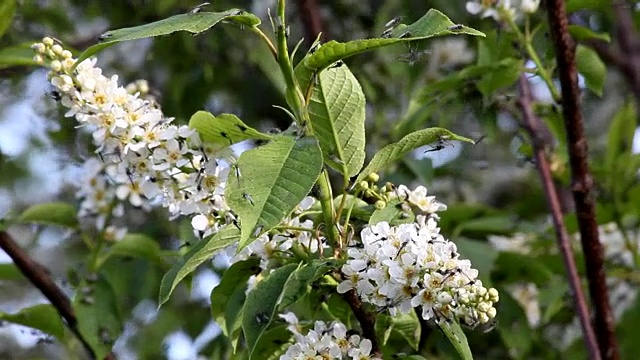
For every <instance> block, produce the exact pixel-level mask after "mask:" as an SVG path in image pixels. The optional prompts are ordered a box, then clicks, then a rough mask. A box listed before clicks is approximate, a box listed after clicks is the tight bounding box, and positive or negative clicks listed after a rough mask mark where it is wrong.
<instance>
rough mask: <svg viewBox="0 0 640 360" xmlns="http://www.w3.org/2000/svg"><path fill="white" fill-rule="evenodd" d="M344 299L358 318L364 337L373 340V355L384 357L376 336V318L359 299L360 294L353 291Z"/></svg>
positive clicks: (345, 295) (348, 292) (347, 293)
mask: <svg viewBox="0 0 640 360" xmlns="http://www.w3.org/2000/svg"><path fill="white" fill-rule="evenodd" d="M342 297H343V298H344V299H345V300H346V301H347V303H348V304H349V307H351V311H353V314H354V315H355V316H356V319H357V320H358V323H360V327H361V328H362V335H363V336H364V337H365V338H367V339H369V340H371V355H373V356H377V357H380V358H381V357H382V351H381V350H380V344H378V338H377V336H376V317H375V315H374V314H372V313H370V312H368V311H366V310H365V309H364V307H363V306H362V301H360V298H358V294H357V293H356V291H355V290H353V289H351V290H349V291H347V292H346V293H344V294H343V295H342Z"/></svg>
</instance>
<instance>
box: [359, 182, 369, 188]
mask: <svg viewBox="0 0 640 360" xmlns="http://www.w3.org/2000/svg"><path fill="white" fill-rule="evenodd" d="M358 186H360V188H361V189H368V188H369V183H368V182H366V181H360V183H359V184H358Z"/></svg>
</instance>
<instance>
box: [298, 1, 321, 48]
mask: <svg viewBox="0 0 640 360" xmlns="http://www.w3.org/2000/svg"><path fill="white" fill-rule="evenodd" d="M297 5H298V10H299V11H300V20H301V21H302V26H303V27H304V32H305V36H306V38H307V42H308V43H309V44H311V43H313V42H314V41H315V40H316V37H317V36H318V34H320V33H322V34H323V38H327V36H328V35H327V34H325V33H324V32H323V31H322V30H323V29H322V19H321V18H320V9H318V3H317V2H316V0H298V2H297Z"/></svg>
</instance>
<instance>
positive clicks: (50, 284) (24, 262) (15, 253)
mask: <svg viewBox="0 0 640 360" xmlns="http://www.w3.org/2000/svg"><path fill="white" fill-rule="evenodd" d="M0 248H2V250H4V252H6V253H7V255H9V256H10V257H11V259H12V260H13V263H14V264H15V265H16V267H17V268H18V269H20V271H21V272H22V273H23V274H24V275H25V276H26V277H27V279H29V281H31V283H32V284H33V285H34V286H35V287H37V288H38V289H39V290H40V291H41V292H42V294H43V295H44V296H45V297H46V298H47V299H49V301H50V302H51V305H53V307H55V308H56V310H58V313H59V314H60V316H62V318H63V319H64V320H65V321H66V323H67V326H68V327H69V329H70V330H71V331H72V332H73V333H74V334H75V335H76V337H77V338H78V340H80V342H81V343H82V345H83V346H84V348H85V349H86V350H87V352H88V353H89V354H90V355H91V358H92V359H95V358H96V356H95V353H94V352H93V349H92V348H91V346H90V345H89V343H87V341H86V340H85V339H84V337H83V336H82V334H81V333H80V331H79V330H78V319H77V318H76V314H75V312H74V311H73V307H72V306H71V301H69V298H67V296H66V295H65V294H64V293H63V292H62V290H61V289H60V288H59V287H58V285H56V283H55V282H54V281H53V279H52V278H51V276H50V275H49V273H48V271H47V270H46V268H45V267H44V266H42V265H40V264H38V263H37V262H35V261H34V260H33V259H31V258H30V257H29V255H28V254H27V253H26V252H25V251H24V250H22V248H20V246H18V244H16V242H15V241H14V240H13V238H12V237H11V235H9V233H7V232H6V231H0ZM112 359H115V358H114V356H113V355H112V354H108V355H107V356H106V357H105V360H112Z"/></svg>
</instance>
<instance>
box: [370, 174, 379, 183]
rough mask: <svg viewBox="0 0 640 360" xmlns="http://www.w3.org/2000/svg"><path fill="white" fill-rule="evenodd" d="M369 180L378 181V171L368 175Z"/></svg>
mask: <svg viewBox="0 0 640 360" xmlns="http://www.w3.org/2000/svg"><path fill="white" fill-rule="evenodd" d="M367 180H369V181H371V182H374V183H375V182H378V180H380V175H378V174H376V173H371V174H369V175H368V176H367Z"/></svg>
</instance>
